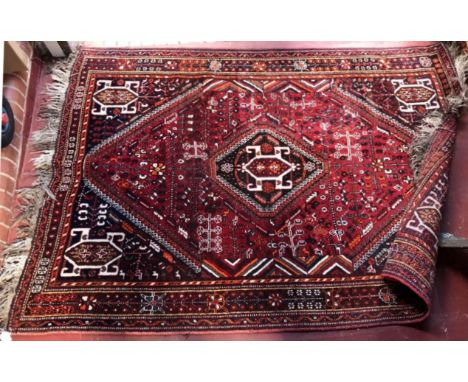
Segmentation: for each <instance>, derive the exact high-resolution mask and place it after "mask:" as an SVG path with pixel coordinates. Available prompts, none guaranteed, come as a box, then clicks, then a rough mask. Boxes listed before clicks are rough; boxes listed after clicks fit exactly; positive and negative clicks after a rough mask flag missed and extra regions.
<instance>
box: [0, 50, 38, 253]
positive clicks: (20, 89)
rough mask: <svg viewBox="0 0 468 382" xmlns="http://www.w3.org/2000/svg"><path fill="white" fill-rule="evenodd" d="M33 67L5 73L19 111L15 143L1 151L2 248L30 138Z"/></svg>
mask: <svg viewBox="0 0 468 382" xmlns="http://www.w3.org/2000/svg"><path fill="white" fill-rule="evenodd" d="M20 46H21V48H22V49H23V50H24V51H25V53H26V54H27V56H28V57H29V67H30V64H31V59H32V53H33V50H32V47H31V45H30V44H29V43H24V42H23V43H21V44H20ZM29 74H30V70H27V71H24V72H17V73H12V74H5V75H4V76H3V95H4V96H5V97H6V98H7V99H8V100H9V102H10V105H11V108H12V109H13V113H14V115H15V136H14V138H13V141H12V143H11V144H10V145H9V146H8V147H5V148H3V149H1V152H0V252H1V250H2V249H3V248H4V247H5V246H6V244H7V240H8V232H9V228H10V225H11V223H12V218H13V216H12V204H13V197H14V191H15V189H16V180H17V177H18V171H19V168H20V164H21V159H22V155H23V148H24V144H25V142H26V139H25V137H24V133H25V129H24V125H25V119H26V108H27V104H28V102H27V98H28V97H27V94H28V83H29Z"/></svg>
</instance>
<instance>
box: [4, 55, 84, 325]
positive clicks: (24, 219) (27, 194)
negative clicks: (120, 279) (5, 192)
mask: <svg viewBox="0 0 468 382" xmlns="http://www.w3.org/2000/svg"><path fill="white" fill-rule="evenodd" d="M75 58H76V53H73V54H71V55H70V56H69V57H67V58H66V59H63V60H60V61H56V62H54V63H52V64H50V66H49V67H48V68H47V69H49V73H50V74H51V77H52V82H51V84H49V85H48V86H47V87H46V89H45V91H44V92H43V93H41V96H43V97H45V100H46V104H44V105H43V106H42V107H41V108H40V110H39V113H38V117H39V118H40V119H42V120H44V121H45V122H46V125H45V127H44V128H43V129H41V130H39V131H36V132H34V133H33V135H32V137H31V143H32V145H33V147H34V149H35V150H37V151H40V152H41V153H40V155H39V156H38V157H36V158H35V159H34V160H33V165H34V174H35V175H36V180H35V182H34V184H33V186H32V187H30V188H23V189H18V190H16V194H17V197H18V200H19V203H20V204H19V206H18V207H17V212H18V216H17V217H16V219H15V221H14V226H15V228H16V232H17V239H16V240H15V241H14V242H13V243H12V244H10V245H9V246H7V247H6V248H5V250H4V251H3V254H2V256H3V258H4V266H3V267H2V269H0V333H1V332H2V331H3V330H5V328H6V326H7V322H8V314H9V311H10V306H11V303H12V301H13V298H14V295H15V291H16V287H17V285H18V282H19V280H20V277H21V274H22V271H23V268H24V265H25V263H26V259H27V258H28V255H29V252H30V250H31V244H32V237H33V236H34V231H35V229H36V223H37V220H38V217H39V212H40V209H41V208H42V206H43V204H44V201H45V199H46V198H52V199H55V196H54V195H53V193H52V191H51V190H50V189H49V183H50V181H51V178H52V159H53V156H54V151H55V142H56V140H57V136H58V131H59V127H60V120H61V116H62V107H63V103H64V102H65V96H66V92H67V89H68V83H69V76H70V70H71V67H72V65H73V63H74V61H75Z"/></svg>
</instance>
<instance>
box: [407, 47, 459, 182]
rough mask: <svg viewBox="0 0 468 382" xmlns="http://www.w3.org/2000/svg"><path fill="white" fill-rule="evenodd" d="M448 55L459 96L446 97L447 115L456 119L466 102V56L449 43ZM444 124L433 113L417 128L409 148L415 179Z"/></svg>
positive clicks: (438, 116)
mask: <svg viewBox="0 0 468 382" xmlns="http://www.w3.org/2000/svg"><path fill="white" fill-rule="evenodd" d="M446 47H447V50H448V52H449V53H450V55H451V57H452V60H453V63H454V66H455V69H456V72H457V76H456V78H454V80H455V81H458V83H459V84H460V88H461V91H460V93H459V94H451V95H449V96H448V97H447V114H450V115H453V116H455V117H458V116H459V115H460V112H461V111H462V109H463V108H464V107H465V106H466V105H467V101H468V84H467V78H468V54H467V53H465V52H464V51H463V49H462V48H461V46H460V44H459V43H457V42H450V43H447V44H446ZM444 122H445V118H444V114H442V113H441V112H440V111H435V112H432V113H430V114H428V115H427V116H426V117H425V118H424V119H423V120H422V121H421V124H420V125H419V127H418V131H417V136H416V138H415V139H414V141H413V143H412V144H411V146H410V148H409V154H410V164H411V168H412V169H413V173H414V175H415V177H416V178H417V177H418V175H419V169H420V167H421V163H422V162H423V160H424V156H425V154H426V152H427V151H428V149H429V146H430V145H431V142H432V138H433V136H434V133H435V131H436V130H437V129H439V128H441V127H442V126H443V124H444Z"/></svg>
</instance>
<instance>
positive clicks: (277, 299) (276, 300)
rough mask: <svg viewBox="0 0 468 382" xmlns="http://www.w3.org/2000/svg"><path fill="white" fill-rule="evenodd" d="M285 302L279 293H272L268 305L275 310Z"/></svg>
mask: <svg viewBox="0 0 468 382" xmlns="http://www.w3.org/2000/svg"><path fill="white" fill-rule="evenodd" d="M282 302H283V298H282V297H281V295H280V294H279V293H272V294H270V295H269V296H268V304H269V305H270V306H272V307H273V308H276V307H278V306H279V305H280V304H281V303H282Z"/></svg>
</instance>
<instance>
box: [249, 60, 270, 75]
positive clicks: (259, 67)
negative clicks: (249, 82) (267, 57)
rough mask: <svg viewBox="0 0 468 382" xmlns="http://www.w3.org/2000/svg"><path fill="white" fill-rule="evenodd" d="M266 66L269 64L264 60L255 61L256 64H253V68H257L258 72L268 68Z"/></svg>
mask: <svg viewBox="0 0 468 382" xmlns="http://www.w3.org/2000/svg"><path fill="white" fill-rule="evenodd" d="M266 67H267V65H266V63H265V62H263V61H257V62H254V64H253V65H252V68H253V70H255V71H256V72H263V71H264V70H265V69H266Z"/></svg>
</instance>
